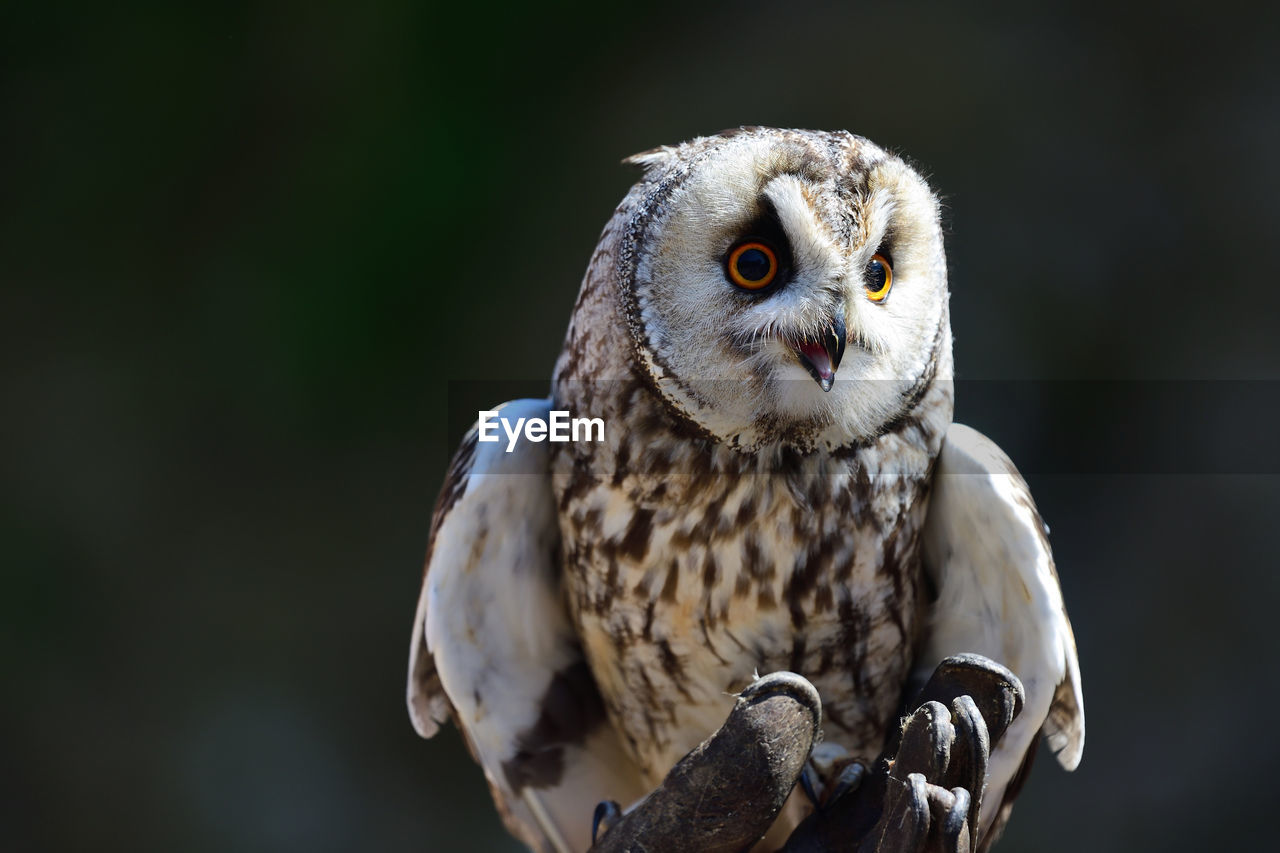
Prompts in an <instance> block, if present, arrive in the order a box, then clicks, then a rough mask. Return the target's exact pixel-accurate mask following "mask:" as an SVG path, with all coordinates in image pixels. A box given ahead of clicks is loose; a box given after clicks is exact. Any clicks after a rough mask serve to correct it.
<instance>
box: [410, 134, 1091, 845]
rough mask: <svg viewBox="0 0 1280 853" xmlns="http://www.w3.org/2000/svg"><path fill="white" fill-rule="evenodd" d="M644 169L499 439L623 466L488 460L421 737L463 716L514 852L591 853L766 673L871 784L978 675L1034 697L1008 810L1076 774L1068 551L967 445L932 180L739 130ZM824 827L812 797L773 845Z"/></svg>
mask: <svg viewBox="0 0 1280 853" xmlns="http://www.w3.org/2000/svg"><path fill="white" fill-rule="evenodd" d="M629 162H630V163H633V164H636V165H638V166H640V167H642V168H643V170H644V177H643V179H642V180H641V181H640V182H639V183H637V184H636V185H635V186H634V187H633V188H632V189H631V191H630V192H629V193H628V194H627V196H626V198H625V199H624V200H623V201H622V203H621V205H619V207H618V208H617V210H616V212H615V213H614V215H613V217H612V219H611V220H610V221H609V223H608V224H607V225H606V226H605V229H604V233H603V234H602V235H601V238H600V242H599V245H598V246H597V248H596V251H595V253H594V255H593V257H592V258H591V262H590V265H589V267H588V269H587V273H586V277H585V280H584V282H583V284H582V289H581V293H580V295H579V297H578V301H577V304H576V305H575V307H574V311H573V316H572V318H571V320H570V323H569V330H568V335H567V338H566V341H565V345H564V349H563V352H562V354H561V356H560V359H559V361H558V363H557V365H556V368H555V375H554V379H553V384H552V389H551V394H550V397H549V398H548V399H543V400H519V401H515V402H511V403H507V404H506V405H505V406H503V407H501V409H500V410H499V415H500V417H501V418H503V419H505V420H506V421H508V422H509V423H517V422H518V421H519V419H520V418H525V419H526V421H527V420H528V419H532V418H543V419H546V418H548V413H549V412H552V411H566V412H569V413H571V414H572V415H573V416H575V417H577V416H583V417H591V418H599V419H601V420H602V421H603V422H604V425H605V428H604V435H603V440H600V441H585V440H579V441H567V442H550V441H533V440H522V441H519V442H517V443H515V445H514V447H512V448H511V449H510V450H509V449H508V448H509V447H510V445H509V444H508V443H507V442H506V440H505V438H504V440H503V441H501V442H491V441H480V440H479V438H481V437H482V436H480V435H479V434H478V433H477V431H476V430H474V429H473V430H472V431H471V432H470V433H469V434H468V435H467V437H466V438H465V439H464V441H463V444H462V447H461V448H460V449H459V451H458V452H457V455H456V456H455V458H454V461H453V464H452V467H451V469H450V471H449V473H448V475H447V479H446V482H445V485H444V488H443V490H442V492H441V494H440V498H439V501H438V504H437V507H436V510H435V515H434V518H433V520H432V525H431V538H430V544H429V550H428V556H427V568H426V577H425V582H424V584H423V590H422V596H421V600H420V603H419V605H418V611H417V617H416V619H415V621H414V625H413V638H412V650H411V660H410V672H409V685H408V701H409V710H410V715H411V717H412V719H413V723H414V725H415V727H416V728H417V730H418V732H419V733H420V734H422V735H423V736H426V737H430V736H431V735H432V734H434V733H435V732H436V731H437V729H438V727H439V725H440V724H441V723H442V722H444V721H445V720H447V719H449V718H450V717H452V719H453V720H454V721H455V723H456V724H457V725H458V726H459V727H460V728H461V730H462V732H463V734H464V736H465V738H466V740H467V743H468V745H469V746H470V748H471V750H472V753H473V754H474V756H475V758H476V760H477V761H478V762H479V763H480V764H481V765H482V766H483V768H484V771H485V775H486V777H487V779H488V781H489V784H490V787H491V789H492V791H493V794H494V798H495V800H496V802H497V804H498V807H499V809H500V811H501V812H502V814H503V817H504V819H505V821H506V823H507V826H508V827H509V828H510V829H511V830H512V831H513V832H514V833H515V834H516V835H518V836H519V837H520V838H521V839H523V840H524V841H525V842H527V843H528V844H530V845H531V846H533V847H534V848H536V849H540V850H557V851H561V850H582V849H585V848H586V847H587V846H589V843H590V812H591V808H592V807H593V806H594V805H595V803H597V802H598V801H601V800H605V799H613V800H617V801H619V802H621V803H624V804H626V803H629V802H634V801H636V800H637V799H639V798H640V797H642V796H644V794H645V793H646V792H647V791H649V790H650V789H651V788H652V787H653V786H654V785H655V784H656V783H658V782H659V781H661V779H662V778H663V776H664V775H665V773H666V772H667V771H668V770H669V769H670V768H671V766H672V764H673V763H675V762H676V761H677V760H679V759H680V758H681V757H682V756H683V755H684V754H685V753H686V752H688V751H689V750H690V749H691V748H692V747H694V746H696V745H697V744H698V743H699V742H700V741H701V740H702V739H703V738H705V737H706V736H707V735H708V734H710V733H711V732H712V731H714V730H715V729H716V728H717V727H718V726H719V725H720V723H721V722H722V721H723V720H724V718H725V715H726V713H727V712H728V710H729V708H730V707H731V706H732V704H733V694H735V693H737V692H738V691H741V690H742V689H743V688H744V687H745V686H746V685H747V684H748V683H750V681H751V679H752V677H753V674H754V673H757V672H758V673H765V672H772V671H776V670H791V671H794V672H797V673H800V674H801V675H803V676H805V677H806V678H808V679H809V680H810V681H811V682H812V683H813V684H814V685H815V686H816V687H817V689H818V691H819V693H820V695H821V698H822V711H823V729H824V738H825V741H826V742H828V743H833V744H836V745H838V746H839V747H843V748H844V749H845V750H847V752H848V754H849V755H851V756H860V757H873V756H875V755H876V753H877V752H878V751H879V749H880V748H881V746H882V744H883V743H884V740H885V736H886V732H887V731H888V729H889V728H890V727H891V726H892V725H893V724H894V722H895V721H896V719H897V717H896V714H897V712H898V710H899V703H900V700H901V698H902V695H903V690H904V687H905V686H906V685H907V684H908V683H909V682H910V681H911V679H913V678H915V677H917V675H918V674H919V673H921V672H924V673H927V672H929V671H931V670H932V668H933V667H934V665H935V664H937V663H938V662H939V661H940V660H941V659H942V658H944V657H945V656H947V655H950V654H954V653H961V652H974V653H978V654H982V655H986V656H987V657H990V658H992V659H994V660H996V661H998V662H1000V663H1002V664H1004V665H1005V666H1007V667H1008V668H1009V669H1011V670H1012V671H1013V672H1014V673H1016V674H1017V675H1018V677H1019V678H1020V679H1021V680H1022V683H1023V685H1024V687H1025V690H1026V705H1025V708H1024V711H1023V713H1022V715H1021V716H1020V717H1019V718H1018V720H1017V721H1016V722H1015V723H1014V725H1013V727H1012V728H1011V729H1010V730H1009V731H1008V732H1007V733H1006V734H1005V736H1004V739H1003V740H1002V741H1001V742H1000V744H999V746H998V748H997V749H996V750H995V751H994V753H993V755H992V759H991V765H990V775H989V783H988V788H987V794H986V797H987V802H994V803H997V804H998V803H1000V802H1001V801H1002V798H1003V797H1004V794H1005V791H1006V788H1008V789H1009V791H1010V792H1012V791H1013V790H1014V788H1015V787H1016V786H1012V785H1011V783H1012V782H1013V780H1014V779H1015V777H1017V776H1018V774H1019V771H1020V768H1021V767H1022V766H1023V763H1024V759H1025V758H1026V757H1027V756H1028V755H1029V754H1030V752H1031V751H1032V750H1034V749H1035V746H1036V744H1037V743H1038V740H1039V737H1040V734H1041V733H1042V732H1043V734H1044V735H1045V736H1046V737H1047V739H1048V743H1049V745H1050V747H1051V749H1053V751H1054V752H1056V753H1057V756H1058V760H1059V761H1060V763H1061V764H1062V765H1063V766H1065V767H1067V768H1068V769H1071V768H1074V767H1075V766H1076V764H1077V763H1078V762H1079V760H1080V755H1081V751H1082V749H1083V742H1084V715H1083V705H1082V699H1081V691H1080V676H1079V669H1078V666H1077V663H1076V651H1075V641H1074V639H1073V637H1072V632H1071V626H1070V623H1069V622H1068V620H1067V616H1066V613H1065V612H1064V609H1063V602H1062V596H1061V593H1060V591H1059V586H1058V580H1057V575H1056V573H1055V569H1054V565H1053V560H1052V556H1051V554H1050V550H1049V544H1048V541H1047V539H1046V529H1045V527H1044V524H1043V523H1042V522H1041V520H1040V518H1039V516H1038V514H1037V511H1036V509H1035V506H1034V504H1033V503H1032V500H1031V497H1030V494H1029V492H1028V490H1027V487H1026V484H1025V483H1024V482H1023V480H1022V478H1021V477H1020V476H1019V475H1018V472H1017V471H1016V469H1015V468H1014V467H1013V465H1012V464H1011V463H1010V461H1009V460H1008V458H1007V457H1006V456H1005V455H1004V454H1003V453H1002V452H1001V451H1000V450H999V448H997V447H996V446H995V445H994V444H993V443H992V442H990V441H989V440H988V439H986V438H984V437H983V436H982V435H980V434H978V433H977V432H975V431H973V430H971V429H968V428H966V427H963V426H959V425H955V424H952V395H953V384H952V361H951V328H950V320H949V315H948V290H947V274H946V257H945V254H944V251H943V240H942V229H941V227H940V224H939V212H938V202H937V199H936V197H935V196H934V194H933V193H932V192H931V191H930V189H929V187H928V186H927V185H926V183H925V181H924V180H923V179H921V177H920V176H919V175H918V174H916V172H915V171H913V170H912V169H911V168H910V167H909V166H908V165H907V164H906V163H905V162H904V161H903V160H902V159H900V158H899V157H897V156H894V155H893V154H890V153H888V152H886V151H884V150H883V149H881V148H879V147H877V146H876V145H874V144H873V143H871V142H869V141H868V140H866V139H863V138H861V137H858V136H854V135H852V134H849V133H822V132H812V131H797V130H774V129H769V128H743V129H739V130H735V131H728V132H725V133H722V134H719V135H717V136H711V137H704V138H698V139H694V140H692V141H690V142H687V143H684V144H681V145H678V146H674V147H663V148H659V149H656V150H653V151H649V152H646V153H644V154H640V155H636V156H634V157H632V158H629ZM526 435H527V436H530V435H532V434H531V433H526ZM805 808H806V804H805V802H804V801H803V800H802V799H801V798H798V797H796V796H795V795H793V797H792V801H791V802H790V803H789V804H788V807H787V809H786V810H785V811H784V812H783V814H782V816H781V817H780V818H779V825H778V826H776V827H775V830H776V832H775V833H771V836H770V837H773V835H774V834H783V835H782V837H785V835H784V833H785V831H786V830H787V828H788V827H790V826H792V825H794V824H795V823H796V822H797V821H798V820H799V819H800V818H802V817H803V815H804V810H805ZM998 811H999V810H998V809H990V810H988V811H987V812H985V813H984V823H988V824H989V822H990V821H991V820H993V819H994V817H995V815H996V813H997V812H998Z"/></svg>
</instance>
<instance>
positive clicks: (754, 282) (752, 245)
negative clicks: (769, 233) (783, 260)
mask: <svg viewBox="0 0 1280 853" xmlns="http://www.w3.org/2000/svg"><path fill="white" fill-rule="evenodd" d="M725 270H726V272H727V273H728V275H729V281H731V282H733V283H734V284H736V285H737V286H738V287H741V288H742V289H743V290H764V289H765V288H766V287H768V286H769V285H771V284H773V280H774V279H775V278H777V276H778V255H777V253H776V252H774V251H773V249H771V248H769V246H768V245H766V244H765V243H761V242H760V241H759V240H748V241H746V242H744V243H739V244H738V245H736V246H734V247H733V250H732V251H730V252H729V257H728V258H727V259H726V260H725Z"/></svg>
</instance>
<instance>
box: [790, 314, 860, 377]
mask: <svg viewBox="0 0 1280 853" xmlns="http://www.w3.org/2000/svg"><path fill="white" fill-rule="evenodd" d="M847 336H848V334H847V330H846V329H845V325H844V315H843V314H837V315H836V316H835V317H832V318H831V323H830V325H828V326H827V328H826V329H824V330H823V331H822V334H821V335H820V340H817V341H808V340H806V341H800V342H799V343H794V344H792V347H793V348H794V349H795V352H796V356H798V357H799V359H800V363H801V364H803V365H804V368H805V370H808V371H809V375H810V376H812V377H813V379H814V381H815V382H817V383H818V385H820V386H821V387H822V390H823V391H830V390H831V386H832V385H834V384H835V381H836V368H838V367H839V366H840V359H842V358H844V342H845V338H846V337H847Z"/></svg>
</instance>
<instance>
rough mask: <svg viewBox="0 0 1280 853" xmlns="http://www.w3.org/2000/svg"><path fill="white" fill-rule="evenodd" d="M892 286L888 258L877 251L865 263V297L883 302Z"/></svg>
mask: <svg viewBox="0 0 1280 853" xmlns="http://www.w3.org/2000/svg"><path fill="white" fill-rule="evenodd" d="M891 287H893V267H892V266H890V265H889V259H888V258H886V257H885V256H884V255H882V254H880V253H879V252H877V253H876V254H874V255H872V256H871V261H870V262H869V263H868V264H867V298H868V299H870V300H871V301H872V302H884V301H885V299H887V298H888V297H889V288H891Z"/></svg>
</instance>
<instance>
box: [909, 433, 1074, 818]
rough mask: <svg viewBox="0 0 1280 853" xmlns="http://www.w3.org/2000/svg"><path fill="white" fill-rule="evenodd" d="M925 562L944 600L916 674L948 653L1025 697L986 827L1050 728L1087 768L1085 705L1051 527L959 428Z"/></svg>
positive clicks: (998, 461) (1061, 747) (1000, 465)
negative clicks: (988, 666)
mask: <svg viewBox="0 0 1280 853" xmlns="http://www.w3.org/2000/svg"><path fill="white" fill-rule="evenodd" d="M924 561H925V566H926V570H927V571H928V572H929V574H930V577H931V578H932V580H933V581H934V584H935V586H936V589H937V594H938V597H937V601H936V602H935V604H934V607H933V612H932V613H931V615H930V618H929V622H928V627H927V637H926V642H925V646H924V650H923V653H922V655H921V659H920V660H919V661H917V664H918V672H921V673H923V674H924V675H925V676H926V677H927V675H928V673H930V672H932V670H933V667H934V666H935V665H936V664H937V663H938V662H939V661H941V660H942V659H943V658H944V657H946V656H947V655H951V654H956V653H960V652H975V653H977V654H981V655H985V656H986V657H989V658H991V659H992V660H994V661H996V662H998V663H1001V664H1004V665H1005V666H1007V667H1008V668H1009V669H1011V670H1013V672H1014V674H1016V675H1017V676H1018V678H1019V679H1021V681H1022V685H1023V687H1024V688H1025V690H1026V704H1025V705H1024V706H1023V710H1022V713H1021V714H1020V715H1019V717H1018V719H1017V720H1016V721H1014V723H1013V725H1012V726H1011V727H1010V728H1009V730H1008V731H1007V732H1006V733H1005V735H1004V738H1003V739H1002V740H1001V742H1000V744H999V746H998V747H997V748H996V749H995V750H994V751H993V753H992V756H991V764H990V776H989V781H988V785H987V789H986V794H985V795H984V797H983V802H984V806H983V808H982V823H983V827H984V829H986V828H989V827H990V826H991V825H992V823H993V822H995V821H996V820H997V818H1000V819H1001V821H1002V820H1003V818H1004V817H1005V816H1007V805H1008V803H1011V802H1012V797H1013V796H1014V795H1016V793H1017V788H1018V786H1019V784H1020V782H1021V774H1022V768H1023V764H1024V760H1025V761H1029V760H1030V754H1031V753H1032V752H1033V751H1034V749H1035V747H1036V744H1037V743H1038V740H1039V738H1038V735H1039V734H1040V732H1041V731H1042V730H1043V732H1044V734H1045V735H1046V737H1047V740H1048V743H1049V747H1050V749H1051V750H1053V752H1055V753H1056V754H1057V757H1058V762H1059V763H1060V764H1061V765H1062V766H1063V767H1064V768H1066V769H1067V770H1074V769H1075V767H1076V765H1078V764H1079V763H1080V756H1081V753H1082V752H1083V750H1084V700H1083V697H1082V695H1081V692H1080V666H1079V663H1078V662H1077V660H1076V643H1075V637H1074V636H1073V634H1072V632H1071V622H1070V621H1069V620H1068V619H1067V613H1066V610H1065V609H1064V607H1063V603H1062V591H1061V589H1060V588H1059V585H1058V575H1057V572H1056V571H1055V569H1054V566H1053V554H1052V553H1051V551H1050V549H1049V540H1048V528H1046V527H1045V524H1044V522H1043V521H1042V520H1041V519H1040V514H1039V513H1038V512H1037V510H1036V506H1035V503H1034V502H1032V500H1031V492H1030V490H1029V489H1028V488H1027V484H1026V482H1025V481H1024V480H1023V479H1022V476H1021V475H1020V474H1019V473H1018V470H1017V469H1016V468H1014V466H1013V463H1012V462H1010V461H1009V457H1007V456H1006V455H1005V454H1004V453H1003V452H1002V451H1001V450H1000V448H999V447H997V446H996V445H995V443H994V442H992V441H991V440H990V439H988V438H986V437H985V436H983V435H982V434H981V433H979V432H977V431H976V430H973V429H970V428H969V427H966V426H961V425H960V424H954V425H952V426H951V428H950V429H949V430H948V432H947V436H946V440H945V441H944V442H943V446H942V452H941V454H940V455H939V457H938V462H937V466H936V467H935V469H934V475H933V485H932V492H931V497H930V503H929V515H928V518H927V520H926V522H925V528H924ZM1006 793H1007V794H1008V795H1009V796H1008V801H1007V803H1006Z"/></svg>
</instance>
